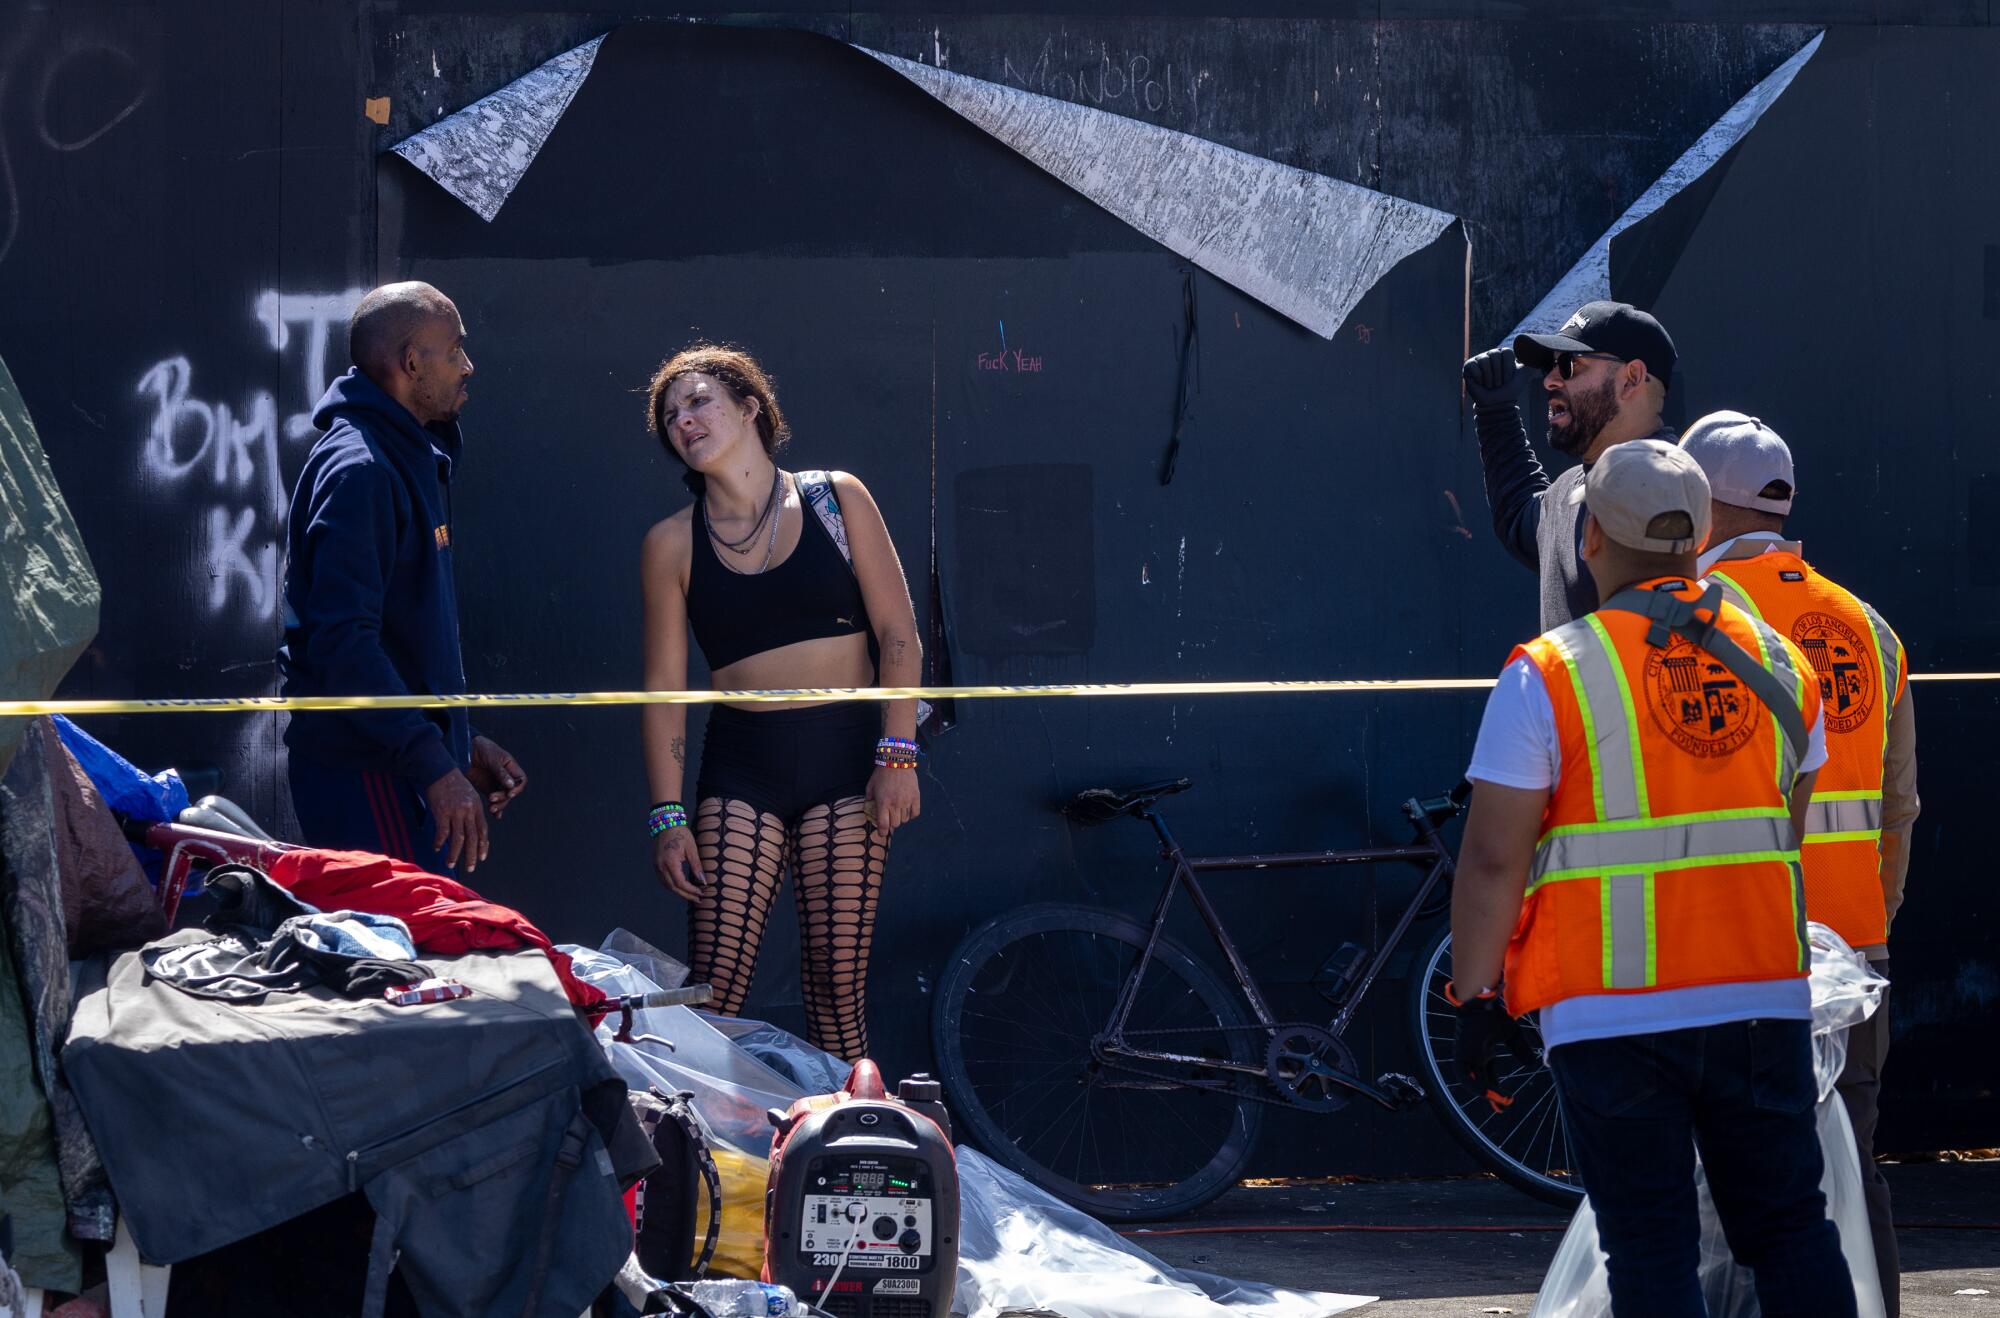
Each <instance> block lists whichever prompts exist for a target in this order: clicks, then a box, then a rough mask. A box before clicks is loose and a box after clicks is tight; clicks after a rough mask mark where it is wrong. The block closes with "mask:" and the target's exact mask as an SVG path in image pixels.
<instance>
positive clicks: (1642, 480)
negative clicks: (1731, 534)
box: [1583, 439, 1709, 554]
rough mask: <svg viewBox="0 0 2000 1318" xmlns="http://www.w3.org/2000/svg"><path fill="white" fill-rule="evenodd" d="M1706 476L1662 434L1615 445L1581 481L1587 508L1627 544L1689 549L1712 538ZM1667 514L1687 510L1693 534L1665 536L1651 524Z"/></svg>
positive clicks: (1666, 551)
mask: <svg viewBox="0 0 2000 1318" xmlns="http://www.w3.org/2000/svg"><path fill="white" fill-rule="evenodd" d="M1708 502H1709V493H1708V478H1707V477H1705V476H1703V475H1702V474H1701V467H1700V465H1699V464H1698V463H1696V462H1695V460H1694V459H1693V458H1692V457H1690V456H1688V454H1687V453H1686V452H1684V451H1683V450H1681V449H1678V448H1676V447H1674V446H1673V445H1672V444H1669V443H1667V442H1666V441H1665V440H1663V439H1629V440H1626V441H1625V442H1624V443H1623V444H1613V445H1612V446H1611V447H1610V448H1608V449H1606V450H1604V454H1603V456H1601V457H1599V458H1598V459H1597V461H1596V462H1594V463H1592V464H1591V467H1590V475H1589V476H1588V477H1587V478H1585V480H1584V483H1583V503H1584V507H1585V508H1587V509H1588V510H1589V511H1590V515H1591V516H1592V517H1594V518H1596V519H1597V524H1598V525H1599V526H1600V527H1602V528H1604V534H1606V535H1608V536H1610V537H1611V538H1612V539H1613V540H1615V541H1617V542H1618V543H1619V544H1621V545H1624V546H1625V547H1626V548H1627V549H1643V550H1647V551H1648V552H1651V553H1655V554H1685V553H1688V552H1689V551H1691V550H1694V549H1698V548H1700V547H1701V543H1702V541H1704V540H1706V539H1708V528H1709V510H1708ZM1664 513H1686V514H1687V517H1688V522H1689V524H1690V526H1691V527H1692V528H1693V530H1692V534H1690V535H1686V536H1678V537H1674V538H1671V539H1669V538H1666V537H1662V536H1656V535H1652V534H1650V533H1649V532H1648V529H1647V528H1648V527H1650V526H1651V525H1652V522H1653V519H1654V518H1656V517H1659V516H1661V515H1662V514H1664Z"/></svg>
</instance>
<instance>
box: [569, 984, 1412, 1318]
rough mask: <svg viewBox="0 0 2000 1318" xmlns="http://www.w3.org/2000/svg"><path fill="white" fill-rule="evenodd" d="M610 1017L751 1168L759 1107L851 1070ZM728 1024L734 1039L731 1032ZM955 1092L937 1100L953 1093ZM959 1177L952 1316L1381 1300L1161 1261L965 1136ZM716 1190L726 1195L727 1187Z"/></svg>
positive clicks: (648, 1078) (755, 1202)
mask: <svg viewBox="0 0 2000 1318" xmlns="http://www.w3.org/2000/svg"><path fill="white" fill-rule="evenodd" d="M563 950H564V951H567V952H569V953H570V955H571V956H572V957H573V958H574V959H575V963H576V973H577V975H578V976H579V977H580V978H581V979H583V980H584V981H585V982H586V983H590V984H595V985H597V986H598V987H599V988H601V989H603V990H604V991H605V992H607V993H643V992H646V991H648V990H650V989H652V988H654V987H655V985H654V984H653V982H652V981H651V980H650V979H648V978H647V977H646V976H644V975H642V974H640V973H639V972H638V971H637V970H635V969H633V968H632V967H631V966H628V965H626V964H624V963H623V962H620V961H619V960H618V959H617V958H616V957H614V956H611V955H608V954H606V953H602V952H591V951H587V950H585V949H583V948H576V947H570V948H564V949H563ZM711 1021H713V1023H711ZM616 1026H617V1017H616V1015H615V1014H614V1015H613V1016H611V1017H608V1018H606V1020H605V1022H604V1023H602V1024H600V1025H599V1026H598V1036H597V1037H598V1040H599V1042H601V1043H603V1044H604V1047H605V1051H606V1053H607V1054H608V1055H609V1056H610V1058H611V1064H612V1066H613V1067H615V1068H616V1069H617V1070H618V1072H619V1074H620V1075H623V1076H624V1077H625V1078H626V1082H627V1083H628V1084H631V1085H633V1086H635V1087H643V1086H646V1085H658V1086H660V1087H661V1088H662V1089H668V1090H674V1089H684V1090H688V1091H690V1092H692V1093H693V1094H694V1105H695V1108H696V1111H697V1113H698V1115H699V1116H700V1117H701V1120H702V1124H703V1125H704V1126H705V1127H706V1128H707V1130H708V1132H709V1133H710V1134H711V1136H712V1137H713V1138H714V1139H715V1140H716V1141H717V1142H718V1143H719V1144H720V1145H721V1146H722V1153H723V1154H729V1155H734V1156H735V1157H748V1158H754V1159H756V1160H757V1161H758V1163H759V1164H761V1163H762V1162H763V1160H764V1159H765V1158H766V1157H767V1156H768V1154H769V1153H770V1149H771V1125H770V1121H769V1120H768V1118H766V1116H765V1115H764V1114H765V1112H767V1111H768V1110H769V1109H771V1108H778V1109H780V1110H782V1109H784V1108H787V1107H789V1106H791V1103H792V1101H793V1100H794V1099H797V1098H800V1097H803V1096H804V1095H805V1094H806V1093H807V1092H809V1091H808V1090H807V1089H806V1088H805V1087H804V1086H803V1085H800V1084H798V1083H795V1082H794V1081H792V1080H791V1079H789V1078H788V1077H789V1076H792V1075H797V1076H809V1077H810V1076H818V1077H825V1076H827V1075H832V1076H834V1077H835V1079H834V1081H833V1084H832V1085H831V1086H824V1087H821V1088H818V1089H815V1090H813V1091H811V1092H825V1090H826V1089H827V1088H837V1087H838V1086H839V1083H840V1081H841V1080H843V1079H845V1077H846V1075H847V1070H848V1068H847V1066H846V1065H845V1064H844V1063H841V1062H840V1061H838V1060H837V1059H835V1058H833V1057H832V1056H830V1055H829V1054H827V1053H824V1052H821V1051H820V1050H819V1049H817V1048H813V1047H811V1046H810V1045H808V1044H806V1043H804V1042H803V1041H801V1040H800V1039H798V1038H796V1037H795V1036H793V1035H790V1034H787V1033H786V1032H785V1031H783V1030H780V1029H778V1028H777V1027H776V1026H773V1025H768V1024H766V1023H764V1022H761V1021H730V1020H723V1019H721V1018H708V1017H704V1016H702V1015H701V1014H699V1013H696V1012H693V1011H690V1010H689V1009H687V1008H686V1007H667V1008H661V1009H656V1010H652V1011H641V1012H635V1013H633V1025H632V1031H633V1035H634V1038H635V1042H633V1043H629V1044H623V1043H616V1042H614V1041H613V1040H612V1038H611V1036H612V1034H613V1032H614V1031H615V1029H616ZM717 1026H721V1027H722V1029H718V1028H717ZM723 1029H727V1030H729V1031H730V1032H731V1033H734V1034H736V1035H737V1036H738V1037H737V1038H736V1039H734V1040H732V1039H731V1038H729V1037H727V1036H725V1034H724V1033H723V1032H722V1031H723ZM646 1034H652V1035H657V1036H659V1037H661V1038H664V1039H667V1040H671V1041H672V1043H673V1048H672V1049H668V1048H665V1047H662V1046H661V1045H660V1044H658V1043H649V1042H645V1041H644V1040H641V1039H639V1038H638V1036H641V1035H646ZM950 1097H951V1096H950V1095H949V1094H947V1095H946V1096H945V1098H946V1100H947V1102H948V1101H949V1100H950ZM717 1161H718V1163H720V1162H721V1154H719V1155H718V1159H717ZM958 1175H959V1189H960V1193H961V1203H960V1226H959V1258H958V1286H957V1293H956V1296H955V1298H954V1299H953V1301H952V1309H951V1311H952V1313H953V1314H954V1315H958V1316H959V1318H999V1316H1000V1315H1002V1314H1016V1313H1023V1312H1029V1313H1036V1314H1047V1315H1056V1316H1059V1318H1325V1316H1326V1315H1329V1314H1337V1313H1344V1312H1345V1311H1347V1310H1349V1309H1353V1308H1356V1307H1358V1306H1360V1305H1363V1304H1366V1303H1368V1302H1369V1301H1370V1300H1372V1299H1374V1298H1375V1297H1374V1296H1370V1295H1339V1294H1331V1293H1327V1292H1323V1291H1296V1290H1287V1289H1285V1288H1282V1287H1277V1286H1266V1285H1263V1284H1261V1283H1257V1282H1247V1281H1236V1280H1232V1279H1231V1278H1228V1277H1219V1276H1215V1275H1213V1274H1210V1273H1203V1272H1183V1271H1181V1270H1179V1269H1177V1268H1172V1267H1169V1266H1167V1265H1166V1264H1165V1263H1162V1262H1161V1261H1160V1260H1158V1259H1156V1258H1154V1257H1153V1256H1152V1255H1151V1254H1148V1253H1146V1252H1145V1251H1144V1250H1142V1249H1139V1248H1138V1247H1137V1246H1135V1245H1134V1244H1132V1242H1131V1241H1129V1240H1126V1239H1125V1238H1124V1237H1122V1236H1120V1235H1118V1234H1117V1233H1116V1232H1114V1231H1112V1230H1111V1229H1110V1228H1108V1227H1106V1226H1105V1225H1104V1224H1103V1223H1101V1222H1098V1221H1097V1220H1096V1219H1094V1218H1092V1217H1090V1216H1088V1215H1087V1214H1084V1213H1081V1212H1078V1211H1077V1210H1076V1209H1074V1208H1071V1207H1070V1206H1069V1205H1067V1204H1065V1203H1063V1202H1061V1201H1060V1200H1058V1199H1055V1198H1053V1197H1051V1196H1050V1195H1048V1194H1046V1193H1044V1192H1043V1191H1041V1190H1039V1189H1037V1188H1036V1187H1035V1186H1033V1185H1031V1184H1029V1183H1028V1182H1027V1181H1025V1180H1022V1179H1021V1178H1020V1177H1019V1176H1016V1175H1015V1174H1014V1173H1013V1172H1010V1171H1008V1170H1007V1169H1005V1168H1003V1167H1000V1166H998V1165H997V1164H995V1163H993V1162H992V1161H990V1160H988V1159H987V1158H985V1157H984V1156H982V1155H981V1154H980V1153H978V1152H977V1151H975V1150H973V1149H970V1148H967V1147H965V1146H963V1145H960V1146H959V1149H958ZM727 1180H728V1176H727V1174H725V1182H727ZM763 1188H764V1187H763V1180H762V1176H761V1174H760V1175H759V1177H758V1180H757V1183H756V1185H755V1188H754V1191H753V1192H752V1195H751V1198H750V1212H752V1213H754V1215H755V1217H754V1225H755V1229H756V1237H755V1239H756V1240H757V1241H758V1242H761V1236H762V1227H763V1221H762V1211H763ZM724 1197H725V1200H729V1199H731V1198H732V1196H731V1194H730V1190H729V1187H728V1186H727V1184H725V1189H724ZM732 1206H733V1205H732V1204H730V1203H725V1206H724V1209H723V1236H724V1240H723V1242H722V1245H721V1247H720V1248H719V1250H718V1253H717V1258H718V1260H730V1261H734V1262H737V1265H738V1266H739V1267H740V1261H739V1260H740V1255H741V1253H742V1243H741V1223H742V1210H741V1209H740V1208H737V1209H736V1211H732ZM753 1268H754V1264H753ZM717 1270H718V1271H721V1270H724V1269H722V1268H720V1267H719V1268H718V1269H717ZM728 1270H730V1271H735V1269H734V1268H731V1269H728ZM737 1275H750V1274H749V1273H744V1272H737Z"/></svg>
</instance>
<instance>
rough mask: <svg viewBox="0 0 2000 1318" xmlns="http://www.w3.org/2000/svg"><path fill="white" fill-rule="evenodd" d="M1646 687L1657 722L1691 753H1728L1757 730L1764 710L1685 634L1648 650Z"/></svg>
mask: <svg viewBox="0 0 2000 1318" xmlns="http://www.w3.org/2000/svg"><path fill="white" fill-rule="evenodd" d="M1645 687H1646V707H1647V708H1648V709H1650V710H1651V711H1652V712H1653V722H1654V723H1656V724H1657V725H1659V728H1660V730H1661V731H1662V732H1664V733H1666V734H1667V736H1668V737H1670V738H1672V739H1673V743H1674V745H1676V746H1678V747H1680V748H1681V749H1682V750H1684V751H1686V752H1687V753H1688V754H1690V755H1699V756H1701V757H1702V758H1704V759H1707V758H1709V757H1711V756H1716V755H1727V754H1729V753H1730V752H1731V751H1733V750H1735V749H1736V748H1737V747H1739V746H1741V745H1742V744H1743V743H1744V742H1746V741H1748V740H1750V738H1751V737H1752V736H1754V735H1755V734H1756V731H1757V720H1758V718H1759V717H1760V715H1761V711H1762V708H1763V707H1762V704H1761V703H1760V702H1759V701H1758V699H1757V697H1756V696H1754V695H1752V694H1751V693H1750V692H1749V691H1748V690H1746V689H1745V688H1744V686H1743V684H1742V683H1741V682H1739V681H1737V680H1736V674H1734V673H1732V672H1730V671H1729V669H1728V668H1727V667H1725V666H1724V665H1723V664H1721V663H1720V662H1718V661H1717V660H1716V659H1715V657H1714V656H1712V655H1710V654H1709V653H1708V652H1707V651H1706V650H1702V649H1700V648H1698V647H1697V646H1696V645H1695V644H1694V643H1693V642H1692V641H1689V640H1687V639H1686V638H1684V637H1681V636H1678V635H1677V636H1675V637H1674V638H1673V644H1672V645H1670V646H1668V647H1667V648H1666V649H1664V650H1652V651H1649V652H1648V653H1647V655H1646V674H1645Z"/></svg>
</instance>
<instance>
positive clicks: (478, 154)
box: [389, 37, 604, 224]
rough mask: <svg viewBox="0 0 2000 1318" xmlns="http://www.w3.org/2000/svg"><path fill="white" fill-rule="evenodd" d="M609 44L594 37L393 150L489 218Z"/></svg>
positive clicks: (523, 172)
mask: <svg viewBox="0 0 2000 1318" xmlns="http://www.w3.org/2000/svg"><path fill="white" fill-rule="evenodd" d="M603 44H604V38H603V37H593V38H591V39H590V40H589V41H586V42H584V43H583V44H582V45H581V46H578V47H577V48H576V49H574V50H569V51H565V52H563V53H562V54H560V55H558V56H556V57H555V58H554V59H552V60H550V61H549V62H548V63H546V64H544V65H542V66H541V67H539V68H537V69H535V70H534V71H532V72H530V73H524V74H522V75H521V76H520V77H518V78H516V79H514V81H512V82H510V83H508V84H507V85H506V86H505V87H502V88H501V89H500V90H499V91H497V92H494V93H493V94H492V95H491V96H487V97H483V98H481V99H480V100H477V101H474V102H473V103H472V104H471V105H468V106H466V107H465V108H464V109H463V110H460V111H458V112H457V113H456V114H450V115H446V116H445V117H444V118H442V119H440V120H438V121H437V122H436V123H434V124H432V125H431V126H430V127H429V128H426V129H423V130H422V131H420V132H416V133H412V134H411V135H410V136H408V137H406V138H404V139H403V140H402V141H400V142H398V143H397V144H396V145H395V146H392V147H390V148H389V149H390V150H391V151H394V152H395V153H396V154H397V155H399V156H401V157H402V158H403V159H405V160H407V161H409V162H410V163H411V164H413V165H415V166H416V167H417V168H418V169H421V170H422V171H423V172H424V173H426V174H428V175H430V176H431V177H432V178H433V179H436V180H437V182H438V186H440V187H442V188H443V189H444V190H445V191H446V192H449V193H450V194H451V195H452V196H454V197H457V198H458V199H459V200H460V201H462V202H464V203H465V204H466V205H468V206H470V207H471V208H472V209H473V210H474V211H475V212H476V213H477V214H478V215H479V218H480V219H482V220H485V221H486V222H487V223H489V224H490V223H492V221H493V217H494V216H496V215H498V214H499V213H500V207H501V206H503V205H505V204H506V201H507V198H508V197H510V196H512V195H513V192H514V189H515V188H516V187H517V186H519V185H520V182H521V178H522V176H523V175H525V174H526V173H527V172H528V166H529V165H532V164H534V163H535V155H536V153H537V152H539V151H540V150H541V149H542V144H543V143H544V142H546V141H548V140H549V134H550V133H551V132H554V131H555V126H556V122H557V120H559V119H561V118H562V116H563V111H564V110H567V109H568V108H569V103H570V102H571V101H572V100H574V99H575V98H576V92H577V89H578V88H579V87H581V86H583V80H584V79H585V78H587V77H589V76H590V66H591V65H592V64H593V63H595V62H596V60H597V48H598V47H599V46H602V45H603Z"/></svg>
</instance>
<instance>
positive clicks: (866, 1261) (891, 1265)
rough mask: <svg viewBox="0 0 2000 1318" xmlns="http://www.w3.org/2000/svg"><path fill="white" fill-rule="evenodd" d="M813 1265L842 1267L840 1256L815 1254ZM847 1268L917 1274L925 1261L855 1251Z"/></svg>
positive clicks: (912, 1255)
mask: <svg viewBox="0 0 2000 1318" xmlns="http://www.w3.org/2000/svg"><path fill="white" fill-rule="evenodd" d="M812 1265H813V1266H814V1267H816V1268H837V1267H839V1266H840V1255H838V1254H815V1255H813V1261H812ZM847 1266H848V1267H850V1268H856V1269H864V1268H865V1269H878V1270H887V1271H890V1272H915V1271H917V1270H918V1269H920V1268H922V1267H923V1266H924V1260H923V1259H921V1258H918V1257H917V1256H916V1255H915V1254H864V1253H862V1252H861V1251H860V1250H858V1249H857V1250H855V1251H854V1255H853V1257H851V1258H849V1259H848V1260H847Z"/></svg>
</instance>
